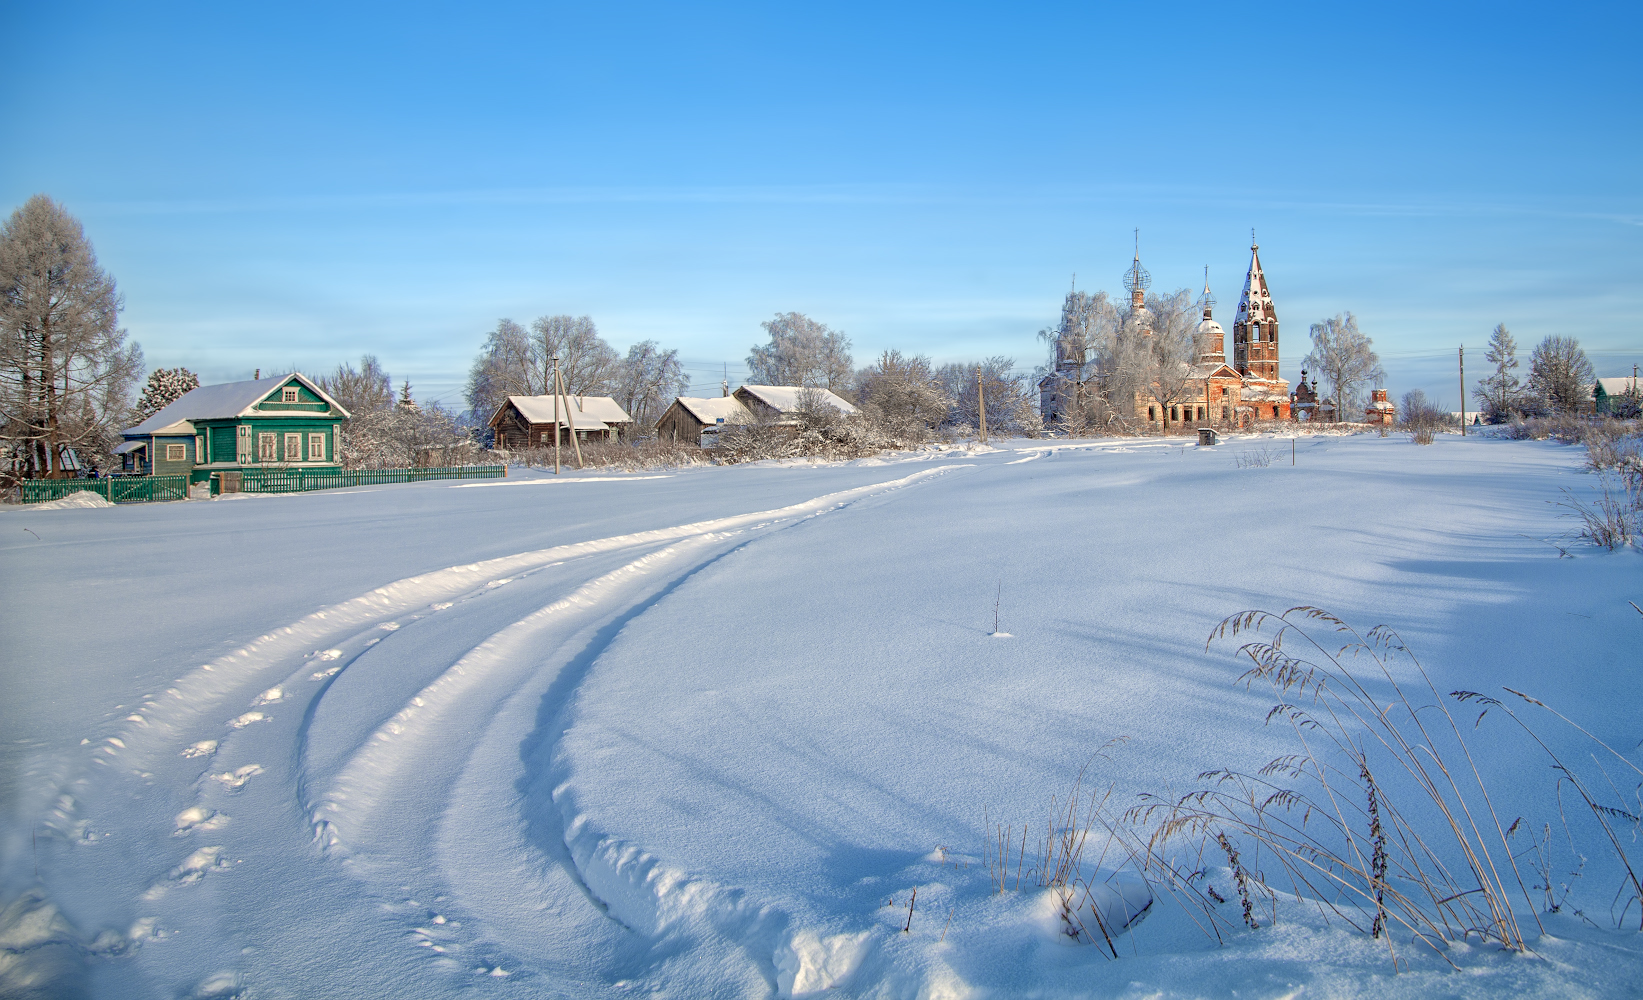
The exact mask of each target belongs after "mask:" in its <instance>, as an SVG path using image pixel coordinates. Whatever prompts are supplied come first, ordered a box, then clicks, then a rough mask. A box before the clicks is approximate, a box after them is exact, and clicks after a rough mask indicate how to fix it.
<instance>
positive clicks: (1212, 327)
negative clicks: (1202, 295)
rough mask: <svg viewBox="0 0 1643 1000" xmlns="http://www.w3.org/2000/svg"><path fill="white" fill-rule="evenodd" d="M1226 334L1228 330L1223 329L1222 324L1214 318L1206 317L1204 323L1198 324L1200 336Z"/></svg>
mask: <svg viewBox="0 0 1643 1000" xmlns="http://www.w3.org/2000/svg"><path fill="white" fill-rule="evenodd" d="M1225 335H1226V331H1225V330H1223V329H1221V324H1219V323H1217V322H1215V321H1214V320H1212V319H1206V320H1204V321H1203V322H1202V323H1199V324H1198V336H1200V337H1209V336H1216V337H1223V336H1225Z"/></svg>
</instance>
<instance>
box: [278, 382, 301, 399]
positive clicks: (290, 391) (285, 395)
mask: <svg viewBox="0 0 1643 1000" xmlns="http://www.w3.org/2000/svg"><path fill="white" fill-rule="evenodd" d="M280 402H282V403H300V402H302V393H300V392H298V391H297V387H296V386H294V385H288V386H286V387H285V388H283V389H281V390H280Z"/></svg>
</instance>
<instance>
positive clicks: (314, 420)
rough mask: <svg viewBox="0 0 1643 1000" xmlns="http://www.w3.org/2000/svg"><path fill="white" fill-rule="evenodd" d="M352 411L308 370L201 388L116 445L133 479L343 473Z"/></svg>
mask: <svg viewBox="0 0 1643 1000" xmlns="http://www.w3.org/2000/svg"><path fill="white" fill-rule="evenodd" d="M348 418H349V414H348V411H347V410H345V409H343V408H342V405H341V404H340V403H338V402H337V401H336V400H334V399H332V398H331V397H330V396H328V395H327V394H326V393H325V391H324V390H323V389H321V388H320V387H319V385H317V384H316V383H315V382H314V381H313V380H311V379H309V378H308V376H306V375H304V374H302V373H301V372H292V373H291V374H289V375H280V376H277V377H274V378H264V379H254V380H252V381H249V382H226V383H223V384H221V385H202V386H200V387H199V388H198V389H194V390H192V391H190V392H188V393H185V394H184V395H183V396H182V397H181V398H180V399H178V400H177V401H176V402H174V403H172V404H171V405H169V406H167V407H165V408H164V409H162V410H160V411H159V412H158V413H155V414H154V415H153V416H151V417H149V418H148V419H147V420H144V421H143V422H142V423H140V424H138V425H137V426H135V427H130V428H127V429H126V430H124V431H122V432H121V437H123V438H124V439H125V440H124V441H123V442H122V443H121V444H119V445H118V446H116V447H115V449H114V452H115V454H116V455H118V456H119V457H120V461H121V471H122V472H124V473H126V474H128V475H158V476H181V475H186V476H188V477H189V482H191V483H201V482H208V481H210V479H211V478H212V477H213V476H215V475H220V474H223V473H239V472H242V471H244V470H247V469H309V470H314V471H337V470H340V469H341V464H340V462H339V459H338V458H337V446H338V440H339V438H340V436H341V434H342V425H343V423H345V422H346V421H347V420H348Z"/></svg>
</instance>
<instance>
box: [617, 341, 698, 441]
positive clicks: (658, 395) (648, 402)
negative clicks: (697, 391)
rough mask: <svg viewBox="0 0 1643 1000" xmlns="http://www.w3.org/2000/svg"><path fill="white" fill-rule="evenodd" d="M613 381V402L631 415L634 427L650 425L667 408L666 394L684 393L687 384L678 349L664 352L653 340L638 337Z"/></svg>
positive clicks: (667, 398) (667, 396) (688, 382)
mask: <svg viewBox="0 0 1643 1000" xmlns="http://www.w3.org/2000/svg"><path fill="white" fill-rule="evenodd" d="M616 382H617V390H616V398H617V401H618V402H620V403H621V404H622V406H623V407H624V408H625V409H626V410H627V411H628V415H629V416H631V417H632V418H633V426H634V428H635V429H638V428H641V427H650V426H651V425H652V424H654V423H655V422H656V420H657V418H659V417H660V416H661V415H662V411H663V410H665V409H667V406H668V403H669V397H671V396H677V395H678V394H679V393H681V392H684V391H685V387H686V386H688V385H689V384H690V380H689V379H688V378H686V377H685V370H684V366H682V365H681V364H680V363H679V352H678V351H675V350H667V351H664V350H662V349H661V348H660V347H658V346H657V344H656V341H654V340H641V341H640V342H639V343H637V344H634V345H633V346H632V347H630V348H628V356H627V357H625V358H623V359H622V365H621V369H620V373H619V374H618V375H617V379H616Z"/></svg>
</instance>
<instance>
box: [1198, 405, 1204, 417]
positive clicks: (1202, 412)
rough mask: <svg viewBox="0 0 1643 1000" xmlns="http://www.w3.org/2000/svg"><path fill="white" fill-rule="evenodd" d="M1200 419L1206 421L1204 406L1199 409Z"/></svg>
mask: <svg viewBox="0 0 1643 1000" xmlns="http://www.w3.org/2000/svg"><path fill="white" fill-rule="evenodd" d="M1198 419H1199V420H1202V419H1204V408H1203V407H1202V406H1200V407H1198Z"/></svg>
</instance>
